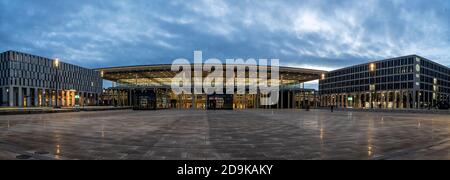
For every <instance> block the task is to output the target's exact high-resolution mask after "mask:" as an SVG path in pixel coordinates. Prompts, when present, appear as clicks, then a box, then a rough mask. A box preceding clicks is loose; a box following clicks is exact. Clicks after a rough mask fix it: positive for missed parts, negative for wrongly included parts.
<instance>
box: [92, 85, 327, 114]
mask: <svg viewBox="0 0 450 180" xmlns="http://www.w3.org/2000/svg"><path fill="white" fill-rule="evenodd" d="M279 93H280V94H279V97H280V98H279V101H278V103H277V104H276V105H273V106H262V105H260V104H261V103H260V99H261V97H263V96H262V95H261V94H234V95H218V94H216V95H206V94H200V95H191V94H182V95H176V94H174V93H173V92H172V91H171V90H170V88H137V89H136V88H110V89H107V90H105V92H104V93H103V94H102V97H101V100H100V101H101V104H103V105H112V106H138V107H141V108H139V109H258V108H267V109H286V108H289V109H300V108H306V107H309V108H314V107H318V106H319V97H318V95H317V93H316V91H314V90H298V89H297V90H289V89H286V90H283V91H280V92H279Z"/></svg>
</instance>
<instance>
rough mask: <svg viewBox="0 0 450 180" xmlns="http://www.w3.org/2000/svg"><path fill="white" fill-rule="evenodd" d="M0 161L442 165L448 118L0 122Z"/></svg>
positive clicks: (244, 115) (180, 116) (99, 115)
mask: <svg viewBox="0 0 450 180" xmlns="http://www.w3.org/2000/svg"><path fill="white" fill-rule="evenodd" d="M0 159H157V160H160V159H175V160H179V159H180V160H184V159H195V160H197V159H200V160H201V159H225V160H228V159H231V160H234V159H238V160H241V159H258V160H265V159H292V160H296V159H450V115H445V114H404V113H369V112H334V113H330V112H328V111H324V110H314V111H310V112H305V111H303V110H274V111H272V110H244V111H200V110H199V111H194V110H161V111H132V110H118V111H101V112H76V113H58V114H35V115H13V116H0Z"/></svg>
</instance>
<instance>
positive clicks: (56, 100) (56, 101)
mask: <svg viewBox="0 0 450 180" xmlns="http://www.w3.org/2000/svg"><path fill="white" fill-rule="evenodd" d="M53 67H54V68H55V70H56V73H55V83H56V86H55V89H56V99H55V108H60V107H59V106H58V100H59V92H58V85H59V82H58V69H59V59H58V58H56V59H55V60H54V61H53Z"/></svg>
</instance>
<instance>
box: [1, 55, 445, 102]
mask: <svg viewBox="0 0 450 180" xmlns="http://www.w3.org/2000/svg"><path fill="white" fill-rule="evenodd" d="M233 66H235V67H234V70H235V71H236V70H237V67H238V66H239V65H233ZM242 66H245V65H242ZM191 67H192V71H194V64H191ZM245 68H246V74H247V75H246V79H245V82H255V80H251V79H250V76H249V75H248V74H249V72H248V71H249V68H248V66H246V67H245ZM260 68H262V67H260V66H257V67H256V69H258V70H259V69H260ZM264 68H268V69H269V70H268V73H269V74H268V77H271V76H270V69H271V67H270V66H269V67H265V66H264ZM227 69H229V68H227V67H226V65H225V67H224V69H223V72H224V73H226V71H227ZM177 73H179V72H174V71H172V69H171V65H167V64H166V65H143V66H124V67H109V68H98V69H87V68H82V67H80V66H76V65H72V64H68V63H64V62H60V61H59V60H55V59H49V58H45V57H40V56H35V55H31V54H26V53H21V52H16V51H7V52H3V53H0V91H1V93H0V106H3V107H5V106H6V107H56V106H62V107H73V106H88V105H110V106H132V107H134V108H135V109H257V108H265V109H282V108H283V109H286V108H289V109H299V108H315V107H330V106H335V107H338V108H361V109H364V108H366V109H368V108H381V109H424V108H432V107H436V106H440V105H442V103H448V102H449V96H450V68H448V67H446V66H443V65H440V64H437V63H435V62H432V61H430V60H428V59H426V58H423V57H420V56H417V55H411V56H404V57H398V58H391V59H386V60H380V61H375V62H370V63H365V64H360V65H355V66H351V67H346V68H343V69H339V70H334V71H330V72H326V71H321V70H312V69H304V68H293V67H279V78H280V79H279V81H278V82H279V84H280V87H279V92H278V93H279V100H278V103H277V104H276V105H271V106H262V105H261V103H260V99H261V97H263V96H262V94H261V93H259V92H257V93H256V94H251V93H249V92H250V91H249V87H248V86H247V87H246V93H245V94H238V93H235V94H212V95H207V94H197V95H192V94H181V95H176V94H174V92H172V89H171V83H172V79H173V78H174V77H175V76H176V75H177ZM191 74H192V75H193V74H194V73H191ZM209 74H210V72H208V71H202V73H201V76H202V77H201V78H203V79H204V78H206V77H207V76H208V75H209ZM235 74H236V72H235ZM192 78H194V77H192ZM235 78H237V77H235ZM103 80H109V81H112V82H113V86H112V87H109V88H107V89H103V87H102V85H103ZM250 80H251V81H250ZM312 80H319V90H314V89H305V88H304V83H305V82H309V81H312ZM236 81H237V80H236ZM256 81H258V80H256ZM241 82H242V81H241ZM224 83H225V82H224ZM224 91H225V90H224ZM235 91H237V87H236V88H235Z"/></svg>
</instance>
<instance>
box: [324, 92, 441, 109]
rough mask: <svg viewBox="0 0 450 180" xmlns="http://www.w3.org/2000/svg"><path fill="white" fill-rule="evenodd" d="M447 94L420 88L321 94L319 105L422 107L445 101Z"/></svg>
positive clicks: (380, 107)
mask: <svg viewBox="0 0 450 180" xmlns="http://www.w3.org/2000/svg"><path fill="white" fill-rule="evenodd" d="M448 97H449V95H448V94H440V93H436V92H431V91H422V90H418V91H415V90H398V91H376V92H357V93H339V94H329V95H321V102H320V105H321V106H323V107H324V106H331V105H333V106H335V107H338V108H378V109H423V108H429V107H430V108H432V107H435V106H437V104H438V103H439V102H443V101H447V102H448Z"/></svg>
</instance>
